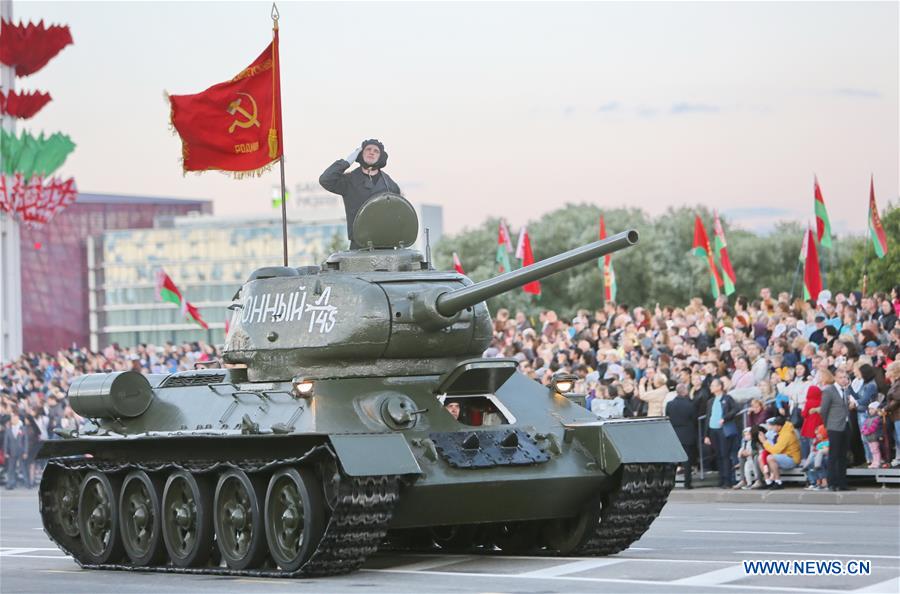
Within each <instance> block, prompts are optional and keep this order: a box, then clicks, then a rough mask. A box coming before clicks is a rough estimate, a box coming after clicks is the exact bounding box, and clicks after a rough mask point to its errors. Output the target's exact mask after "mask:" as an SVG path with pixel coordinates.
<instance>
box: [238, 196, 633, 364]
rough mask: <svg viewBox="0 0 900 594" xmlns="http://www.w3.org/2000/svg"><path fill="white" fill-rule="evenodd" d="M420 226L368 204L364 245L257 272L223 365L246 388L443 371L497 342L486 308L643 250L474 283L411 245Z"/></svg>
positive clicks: (555, 262)
mask: <svg viewBox="0 0 900 594" xmlns="http://www.w3.org/2000/svg"><path fill="white" fill-rule="evenodd" d="M417 233H418V221H417V220H416V215H415V210H414V209H413V208H412V206H411V205H410V204H409V202H407V200H406V199H405V198H403V197H401V196H398V195H396V194H381V195H380V196H377V197H375V198H372V199H371V200H369V202H367V203H366V204H365V205H364V206H363V207H362V208H361V209H360V211H359V213H358V215H357V217H356V220H355V221H354V225H353V234H354V237H355V238H356V241H357V243H359V244H361V245H364V246H366V247H364V248H362V249H359V250H353V251H346V252H338V253H335V254H332V255H331V256H330V257H329V258H328V259H327V260H326V261H325V263H324V264H323V265H322V266H318V267H316V266H312V267H303V268H287V267H269V268H264V269H260V270H258V271H256V272H254V273H253V274H252V275H251V276H250V279H249V280H248V281H247V282H246V283H245V284H244V286H243V287H242V288H241V291H240V293H239V294H238V295H237V298H236V300H235V302H234V304H233V305H232V309H233V311H234V313H233V317H232V322H231V330H230V332H229V334H228V336H227V337H226V344H225V360H226V362H229V363H244V364H246V365H247V367H248V377H249V379H250V381H275V380H288V379H290V378H292V377H294V376H296V375H297V374H298V373H300V372H302V373H303V374H304V375H305V376H310V377H337V376H344V377H346V376H348V375H354V376H357V377H358V376H366V375H383V374H385V373H391V372H396V373H404V374H410V373H412V374H435V373H444V372H446V371H447V370H449V369H451V368H452V367H454V366H455V365H456V364H457V363H458V362H459V361H460V360H461V359H464V358H469V357H477V356H480V355H481V353H482V352H483V351H484V349H486V348H487V346H488V345H489V344H490V340H491V318H490V313H489V311H488V308H487V306H486V305H485V303H484V301H485V300H486V299H488V298H490V297H494V296H496V295H499V294H501V293H504V292H506V291H510V290H513V289H516V288H518V287H521V286H523V285H525V284H526V283H528V282H531V281H534V280H538V279H541V278H544V277H546V276H549V275H551V274H554V273H556V272H560V271H562V270H565V269H567V268H571V267H573V266H576V265H578V264H581V263H584V262H588V261H591V260H594V259H596V258H598V257H600V256H603V255H605V254H608V253H611V252H614V251H617V250H620V249H623V248H625V247H628V246H631V245H634V244H636V243H637V240H638V234H637V232H636V231H633V230H631V231H626V232H623V233H620V234H618V235H615V236H612V237H610V238H608V239H605V240H601V241H595V242H593V243H590V244H588V245H585V246H581V247H578V248H575V249H573V250H570V251H568V252H565V253H562V254H559V255H556V256H553V257H551V258H547V259H546V260H542V261H541V262H537V263H535V264H532V265H531V266H527V267H525V268H521V269H519V270H515V271H510V272H507V273H504V274H501V275H499V276H497V277H495V278H492V279H489V280H486V281H482V282H480V283H473V282H472V281H471V280H470V279H469V278H468V277H466V276H465V275H462V274H458V273H456V272H445V271H437V270H432V269H431V268H430V266H429V265H430V263H428V262H426V261H425V259H424V257H423V256H422V254H421V253H420V252H418V251H416V250H413V249H410V248H409V246H410V245H412V244H413V243H414V242H415V239H416V236H417Z"/></svg>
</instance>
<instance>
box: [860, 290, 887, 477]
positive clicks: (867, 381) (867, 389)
mask: <svg viewBox="0 0 900 594" xmlns="http://www.w3.org/2000/svg"><path fill="white" fill-rule="evenodd" d="M885 303H887V302H885ZM853 374H854V375H855V376H856V377H857V379H859V380H860V381H862V385H861V386H860V388H859V389H858V390H856V394H855V395H854V397H855V398H856V420H857V427H858V428H859V431H860V438H861V439H862V441H863V442H864V443H863V445H866V443H867V442H868V441H869V440H868V439H867V438H866V436H865V435H863V433H862V429H863V424H864V423H865V421H866V416H867V415H868V409H869V405H870V404H872V403H875V404H876V405H877V404H878V386H877V385H876V384H875V369H874V368H873V367H872V366H871V365H869V364H868V363H862V362H857V363H856V365H854V366H853ZM863 451H864V452H865V455H866V462H867V463H868V464H870V465H871V464H872V459H873V458H872V450H871V447H864V448H863ZM879 461H880V460H879Z"/></svg>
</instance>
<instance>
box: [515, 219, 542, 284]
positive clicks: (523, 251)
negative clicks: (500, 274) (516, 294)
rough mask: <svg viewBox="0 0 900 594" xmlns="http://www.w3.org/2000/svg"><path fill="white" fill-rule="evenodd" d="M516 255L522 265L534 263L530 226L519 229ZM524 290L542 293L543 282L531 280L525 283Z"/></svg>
mask: <svg viewBox="0 0 900 594" xmlns="http://www.w3.org/2000/svg"><path fill="white" fill-rule="evenodd" d="M516 257H517V258H519V259H521V260H522V266H523V267H524V266H530V265H531V264H534V254H532V253H531V238H530V237H528V228H527V227H522V230H521V231H519V241H518V245H517V246H516ZM522 290H523V291H525V292H526V293H531V294H532V295H540V294H541V282H540V281H531V282H530V283H528V284H526V285H524V286H523V287H522Z"/></svg>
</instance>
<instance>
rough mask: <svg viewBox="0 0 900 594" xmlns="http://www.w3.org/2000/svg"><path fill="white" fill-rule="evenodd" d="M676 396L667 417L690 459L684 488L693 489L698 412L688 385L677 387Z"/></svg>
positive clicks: (686, 466)
mask: <svg viewBox="0 0 900 594" xmlns="http://www.w3.org/2000/svg"><path fill="white" fill-rule="evenodd" d="M675 394H676V397H675V398H674V399H673V400H671V401H670V402H669V403H668V404H667V405H666V416H667V417H669V421H670V422H671V423H672V428H673V429H675V435H677V436H678V441H680V442H681V447H683V448H684V451H685V453H686V454H687V457H688V460H687V463H686V464H685V465H684V488H685V489H693V488H694V487H693V486H692V485H691V469H692V467H693V466H694V462H696V460H697V411H696V410H695V409H694V403H693V402H691V399H690V397H689V396H688V387H687V384H684V383H681V384H678V385H677V386H675Z"/></svg>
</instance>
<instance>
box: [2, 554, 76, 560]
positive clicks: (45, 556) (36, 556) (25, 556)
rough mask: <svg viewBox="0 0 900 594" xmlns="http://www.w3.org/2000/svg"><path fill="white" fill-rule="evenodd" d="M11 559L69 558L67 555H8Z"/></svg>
mask: <svg viewBox="0 0 900 594" xmlns="http://www.w3.org/2000/svg"><path fill="white" fill-rule="evenodd" d="M7 556H8V557H9V558H10V559H68V557H67V556H66V555H7Z"/></svg>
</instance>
